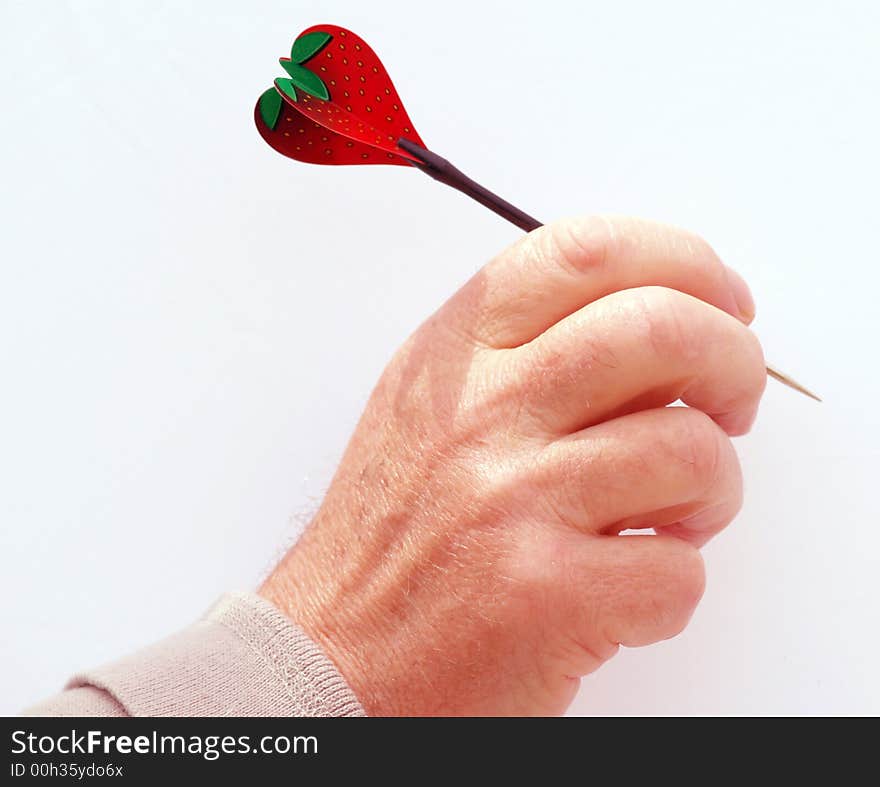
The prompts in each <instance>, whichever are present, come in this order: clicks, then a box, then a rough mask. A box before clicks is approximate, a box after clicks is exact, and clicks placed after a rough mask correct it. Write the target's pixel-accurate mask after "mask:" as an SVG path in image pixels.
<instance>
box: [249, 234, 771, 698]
mask: <svg viewBox="0 0 880 787" xmlns="http://www.w3.org/2000/svg"><path fill="white" fill-rule="evenodd" d="M754 312H755V307H754V302H753V300H752V297H751V295H750V293H749V290H748V287H747V286H746V284H745V283H744V282H743V280H742V279H741V278H740V277H739V276H738V275H737V274H735V273H734V272H733V271H732V270H730V269H729V268H727V267H726V266H725V265H724V264H723V263H722V262H721V261H720V260H719V258H718V256H717V255H716V254H715V253H714V252H713V250H712V249H711V247H710V246H709V245H708V244H707V243H706V242H705V241H703V240H702V239H700V238H699V237H697V236H695V235H692V234H690V233H687V232H684V231H682V230H680V229H676V228H672V227H668V226H664V225H660V224H656V223H651V222H647V221H642V220H636V219H630V218H619V217H588V218H578V219H571V220H565V221H560V222H557V223H555V224H552V225H548V226H546V227H543V228H541V229H538V230H536V231H534V232H532V233H530V234H529V235H527V236H525V237H524V238H523V239H522V240H521V241H520V242H519V243H517V244H515V245H514V246H513V247H511V248H509V249H507V250H506V251H504V252H503V253H502V254H501V255H499V256H498V257H497V258H496V259H494V260H493V261H492V262H490V263H489V264H488V265H486V266H485V267H484V268H483V269H482V270H481V271H480V272H479V273H478V274H477V275H476V276H474V277H473V278H472V279H471V280H470V281H469V282H468V283H467V284H465V285H464V287H462V289H461V290H459V291H458V292H457V293H456V294H455V295H454V296H453V297H452V298H451V299H450V300H449V301H448V302H447V303H446V304H445V305H444V306H443V307H442V308H441V309H440V310H439V311H438V312H437V313H435V314H434V315H433V316H431V317H430V318H429V319H428V320H427V321H426V322H425V323H424V324H423V325H422V326H421V327H420V328H419V329H418V330H417V331H416V332H415V333H414V334H413V336H411V337H410V339H409V340H408V341H407V342H406V343H405V344H404V346H403V347H401V348H400V350H399V351H398V352H397V354H396V355H395V356H394V358H393V359H392V361H391V362H390V363H389V365H388V367H387V368H386V370H385V372H384V373H383V375H382V377H381V379H380V380H379V383H378V385H377V386H376V389H375V391H374V392H373V394H372V396H371V398H370V400H369V403H368V405H367V407H366V410H365V411H364V414H363V416H362V418H361V420H360V423H359V424H358V427H357V429H356V431H355V433H354V435H353V436H352V438H351V442H350V444H349V446H348V448H347V450H346V452H345V455H344V457H343V459H342V462H341V464H340V466H339V469H338V471H337V473H336V475H335V477H334V479H333V482H332V484H331V486H330V488H329V490H328V492H327V495H326V498H325V499H324V501H323V503H322V505H321V507H320V509H319V510H318V512H317V514H316V515H315V517H314V520H313V521H312V522H311V524H310V525H309V527H308V528H307V529H306V531H305V533H304V534H303V536H302V538H301V539H300V540H299V542H298V543H297V544H296V545H295V546H294V547H293V548H292V549H291V550H290V551H289V552H288V553H287V554H286V555H285V557H284V558H283V559H282V560H281V562H280V563H279V565H278V566H277V567H276V569H275V570H274V572H273V573H272V574H271V575H270V576H269V578H268V579H267V580H266V582H265V584H264V585H263V587H262V588H261V593H262V594H263V595H264V596H265V597H266V598H268V599H269V600H270V601H272V602H273V603H274V604H276V605H277V606H278V607H279V608H280V609H282V610H283V611H284V612H285V613H286V614H287V615H288V616H289V617H290V618H291V619H292V620H293V621H294V622H295V623H297V624H298V625H299V626H301V627H302V628H303V629H304V630H305V631H306V633H308V634H309V635H310V636H311V637H312V638H313V639H314V640H315V641H317V642H318V643H319V644H320V645H321V646H322V647H323V649H324V651H325V652H326V653H327V655H328V656H329V657H330V658H331V659H332V660H333V662H334V663H335V664H336V665H337V666H338V668H339V670H340V671H341V673H342V674H343V675H344V676H345V678H346V679H347V681H348V682H349V684H350V685H351V687H352V689H353V690H354V692H355V693H356V695H357V696H358V698H359V699H360V700H361V702H362V704H363V705H364V708H365V710H366V711H367V713H368V714H370V715H447V714H449V715H457V714H468V715H507V714H517V715H522V714H539V715H549V714H559V713H562V712H564V711H565V709H566V708H567V707H568V705H569V704H570V702H571V701H572V699H573V698H574V696H575V693H576V692H577V690H578V686H579V684H580V678H581V677H582V676H584V675H587V674H588V673H590V672H592V671H594V670H595V669H597V668H598V667H599V666H601V665H602V663H603V662H605V661H607V660H608V659H610V658H611V657H612V656H613V655H614V654H615V653H616V652H617V650H618V648H619V646H620V645H624V646H627V647H635V646H641V645H648V644H650V643H653V642H657V641H659V640H663V639H667V638H669V637H673V636H675V635H676V634H678V633H679V632H681V631H682V629H683V628H684V627H685V625H686V624H687V622H688V620H689V619H690V617H691V615H692V613H693V611H694V608H695V607H696V604H697V602H698V601H699V599H700V597H701V595H702V593H703V588H704V581H705V580H704V571H703V561H702V558H701V556H700V552H699V547H700V546H702V545H703V544H704V543H706V541H708V540H709V539H710V538H711V537H712V536H713V535H715V534H716V533H718V532H719V531H720V530H722V529H723V528H724V527H725V526H726V525H727V524H728V523H729V522H730V521H731V520H732V519H733V518H734V516H735V515H736V513H737V512H738V510H739V508H740V505H741V502H742V480H741V475H740V469H739V463H738V460H737V457H736V453H735V451H734V448H733V445H732V443H731V441H730V439H729V438H730V436H734V435H740V434H743V433H745V432H746V431H748V429H749V427H750V426H751V424H752V422H753V420H754V417H755V414H756V411H757V407H758V403H759V400H760V398H761V395H762V393H763V390H764V385H765V382H766V372H765V368H764V358H763V354H762V352H761V347H760V345H759V343H758V341H757V339H756V338H755V336H754V334H753V333H752V332H751V330H750V329H749V328H748V327H747V326H748V324H749V323H750V322H751V320H752V318H753V317H754ZM677 400H681V402H683V403H684V404H685V405H687V407H680V406H679V407H667V405H669V404H671V403H673V402H676V401H677ZM634 528H638V529H648V528H653V531H654V532H653V533H651V534H649V535H646V536H644V537H637V536H634V535H621V534H620V533H621V531H624V530H627V529H634ZM649 532H650V531H649Z"/></svg>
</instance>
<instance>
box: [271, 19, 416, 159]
mask: <svg viewBox="0 0 880 787" xmlns="http://www.w3.org/2000/svg"><path fill="white" fill-rule="evenodd" d="M279 62H280V63H281V66H282V67H283V68H284V70H285V71H286V72H287V74H288V76H287V77H284V78H280V79H276V80H275V86H274V87H271V88H269V89H268V90H267V91H266V92H265V93H263V95H261V96H260V99H259V101H258V102H257V106H256V109H255V111H254V119H255V121H256V124H257V129H258V130H259V132H260V134H261V135H262V137H263V139H265V140H266V142H268V143H269V144H270V145H271V146H272V147H273V148H275V150H277V151H278V152H279V153H283V154H284V155H285V156H289V157H290V158H293V159H297V160H298V161H305V162H308V163H310V164H399V165H408V164H410V162H418V159H417V158H416V157H415V156H413V155H412V154H411V153H408V152H407V151H405V150H403V149H401V148H400V147H398V145H397V140H398V139H401V138H404V139H407V140H409V141H411V142H414V143H415V144H417V145H418V146H419V147H422V148H423V147H424V143H423V142H422V140H421V138H420V137H419V135H418V133H417V132H416V130H415V128H414V126H413V124H412V121H411V120H410V119H409V116H408V115H407V114H406V110H405V109H404V108H403V103H402V102H401V100H400V96H399V95H397V90H395V88H394V84H393V83H392V81H391V78H390V77H389V76H388V72H387V71H386V70H385V67H384V66H383V65H382V63H381V61H380V60H379V58H378V57H377V56H376V53H375V52H373V50H372V49H371V48H370V47H369V46H368V45H367V43H366V42H365V41H364V40H363V39H362V38H360V37H359V36H357V35H355V34H354V33H352V32H351V31H350V30H346V29H345V28H342V27H338V26H336V25H315V26H314V27H310V28H308V29H307V30H305V31H303V33H302V34H300V36H299V37H298V38H297V39H296V41H294V42H293V46H292V47H291V50H290V57H282V58H281V59H280V61H279Z"/></svg>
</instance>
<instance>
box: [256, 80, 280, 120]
mask: <svg viewBox="0 0 880 787" xmlns="http://www.w3.org/2000/svg"><path fill="white" fill-rule="evenodd" d="M283 103H284V101H283V99H282V98H281V96H280V95H279V94H278V91H277V90H276V89H275V88H274V87H270V88H269V89H268V90H267V91H266V92H265V93H263V95H262V96H260V117H261V118H263V122H264V123H265V124H266V125H267V126H268V127H269V128H271V129H274V128H275V124H276V123H277V122H278V115H280V114H281V105H282V104H283Z"/></svg>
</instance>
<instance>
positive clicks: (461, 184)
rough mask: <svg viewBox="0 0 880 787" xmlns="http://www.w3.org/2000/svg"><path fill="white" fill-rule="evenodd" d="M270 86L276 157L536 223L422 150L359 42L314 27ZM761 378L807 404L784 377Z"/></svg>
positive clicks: (259, 113)
mask: <svg viewBox="0 0 880 787" xmlns="http://www.w3.org/2000/svg"><path fill="white" fill-rule="evenodd" d="M279 62H280V64H281V67H282V68H283V69H284V71H286V72H287V76H285V77H279V78H278V79H276V80H275V84H274V86H273V87H270V88H269V89H268V90H266V91H265V92H264V93H263V94H262V95H261V96H260V98H259V100H258V101H257V106H256V107H255V109H254V122H255V123H256V124H257V130H258V131H259V132H260V135H261V136H262V137H263V139H265V140H266V142H268V143H269V145H270V146H271V147H273V148H274V149H275V150H277V151H278V152H279V153H281V154H283V155H285V156H288V157H289V158H292V159H296V160H297V161H304V162H306V163H309V164H393V165H397V166H411V167H415V168H417V169H420V170H422V171H423V172H424V173H426V174H427V175H430V176H431V177H432V178H434V179H435V180H439V181H440V182H441V183H445V184H446V185H448V186H452V187H453V188H455V189H458V190H459V191H461V192H463V193H465V194H467V195H468V196H469V197H471V198H472V199H474V200H476V201H477V202H479V203H480V204H482V205H484V206H486V207H487V208H489V209H490V210H492V211H494V212H495V213H497V214H498V215H499V216H501V217H502V218H505V219H507V220H508V221H510V222H511V223H513V224H515V225H516V226H517V227H520V228H521V229H523V230H525V231H526V232H530V231H531V230H533V229H536V228H538V227H540V226H541V222H539V221H538V220H537V219H534V218H532V217H531V216H529V215H528V214H527V213H524V212H523V211H521V210H520V209H519V208H516V207H514V206H513V205H511V204H510V203H509V202H507V201H506V200H503V199H501V197H499V196H498V195H496V194H493V193H492V192H491V191H489V190H488V189H486V188H485V187H483V186H481V185H480V184H479V183H476V182H475V181H473V180H471V179H470V178H469V177H467V176H466V175H465V174H464V173H462V172H461V171H460V170H458V169H456V168H455V167H454V166H453V165H452V164H450V163H449V162H448V161H447V160H446V159H444V158H442V157H440V156H438V155H437V154H436V153H434V152H432V151H430V150H428V149H427V148H426V147H425V144H424V142H422V139H421V137H420V136H419V134H418V132H417V131H416V129H415V126H414V125H413V122H412V121H411V120H410V118H409V115H407V113H406V110H405V109H404V107H403V102H402V101H401V99H400V96H399V95H398V94H397V90H396V89H395V87H394V84H393V83H392V81H391V77H389V76H388V72H387V71H386V70H385V67H384V66H383V65H382V62H381V61H380V60H379V58H378V57H377V56H376V53H375V52H374V51H373V50H372V48H371V47H370V46H369V45H368V44H367V43H366V42H365V41H364V40H363V39H362V38H360V36H357V35H355V34H354V33H352V32H351V31H350V30H346V29H345V28H343V27H338V26H337V25H315V26H313V27H310V28H308V29H307V30H304V31H303V32H302V33H301V34H300V35H299V36H298V37H297V39H296V40H295V41H294V42H293V46H292V47H291V49H290V57H282V58H280V60H279ZM767 373H768V374H769V375H770V376H771V377H774V378H775V379H777V380H779V381H780V382H782V383H784V384H785V385H788V386H789V387H791V388H794V389H795V390H797V391H800V392H801V393H803V394H806V395H807V396H810V397H811V398H813V399H817V400H818V397H817V396H816V395H815V394H813V393H812V392H810V391H809V390H807V389H806V388H804V387H803V386H802V385H800V384H799V383H796V382H795V381H794V380H792V379H791V378H790V377H788V376H787V375H784V374H782V373H781V372H778V371H777V370H775V369H773V368H772V367H769V366H768V367H767Z"/></svg>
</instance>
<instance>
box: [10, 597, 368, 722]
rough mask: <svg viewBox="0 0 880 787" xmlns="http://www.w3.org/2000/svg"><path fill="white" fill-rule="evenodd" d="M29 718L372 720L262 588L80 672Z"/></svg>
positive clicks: (30, 712) (227, 599) (227, 600)
mask: <svg viewBox="0 0 880 787" xmlns="http://www.w3.org/2000/svg"><path fill="white" fill-rule="evenodd" d="M25 715H28V716H363V715H364V711H363V708H361V705H360V703H359V702H358V700H357V698H356V697H355V696H354V694H353V693H352V691H351V689H350V688H349V687H348V684H346V682H345V680H344V679H343V677H342V676H341V675H340V674H339V671H338V670H337V669H336V667H335V666H334V665H333V664H332V663H331V662H330V660H329V659H328V658H327V657H326V656H325V655H324V654H323V652H322V651H321V650H320V648H318V646H317V645H316V644H315V643H314V642H312V640H310V639H309V638H308V637H307V636H306V635H305V634H304V633H303V632H302V631H301V630H300V629H299V628H297V627H296V626H294V625H293V623H292V622H291V621H290V620H289V619H288V618H286V617H285V616H284V615H282V614H281V613H280V612H279V611H278V610H277V609H276V608H275V607H274V606H272V604H270V603H269V602H268V601H266V600H265V599H263V598H261V597H260V596H257V595H255V594H249V593H235V594H230V595H227V596H224V597H223V598H221V599H220V600H219V601H218V602H217V603H216V604H215V605H214V607H212V609H211V610H210V611H209V612H208V613H207V614H206V615H205V617H204V618H202V620H200V621H198V622H197V623H195V624H193V625H192V626H190V627H188V628H186V629H183V630H182V631H180V632H178V633H176V634H173V635H172V636H170V637H168V638H166V639H164V640H162V641H161V642H158V643H156V644H155V645H151V646H150V647H147V648H144V649H143V650H140V651H138V652H137V653H135V654H134V655H131V656H127V657H126V658H123V659H120V660H119V661H114V662H112V663H110V664H107V665H105V666H103V667H98V668H97V669H93V670H88V671H86V672H83V673H80V674H78V675H75V676H74V677H73V678H72V679H71V680H70V681H69V682H68V684H67V687H66V689H65V691H63V692H62V693H61V694H58V695H56V696H55V697H52V698H50V699H48V700H46V701H44V702H42V703H40V704H38V705H35V706H34V707H32V708H29V709H28V710H26V711H25Z"/></svg>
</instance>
